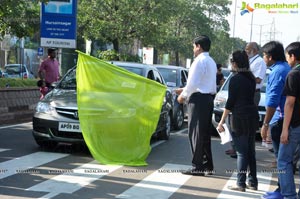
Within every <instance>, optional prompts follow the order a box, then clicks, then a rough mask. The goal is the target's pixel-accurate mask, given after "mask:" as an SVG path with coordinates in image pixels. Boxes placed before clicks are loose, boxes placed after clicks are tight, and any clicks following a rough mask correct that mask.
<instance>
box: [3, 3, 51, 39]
mask: <svg viewBox="0 0 300 199" xmlns="http://www.w3.org/2000/svg"><path fill="white" fill-rule="evenodd" d="M47 1H48V0H18V1H14V0H1V4H0V34H1V36H3V35H5V34H6V33H9V34H12V35H15V36H17V37H19V38H21V37H24V36H32V35H33V34H34V33H35V32H37V31H38V30H39V24H40V15H39V14H40V12H39V9H40V4H39V2H47Z"/></svg>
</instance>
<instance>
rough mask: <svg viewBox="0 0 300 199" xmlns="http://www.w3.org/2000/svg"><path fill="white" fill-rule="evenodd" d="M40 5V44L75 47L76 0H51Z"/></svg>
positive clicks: (44, 45)
mask: <svg viewBox="0 0 300 199" xmlns="http://www.w3.org/2000/svg"><path fill="white" fill-rule="evenodd" d="M41 6H42V7H41V9H42V16H41V46H43V47H54V48H76V24H77V21H76V14H77V0H51V1H49V2H48V3H47V4H45V3H42V5H41Z"/></svg>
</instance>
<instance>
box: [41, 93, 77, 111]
mask: <svg viewBox="0 0 300 199" xmlns="http://www.w3.org/2000/svg"><path fill="white" fill-rule="evenodd" d="M43 101H45V102H47V101H48V102H51V104H52V105H53V106H55V107H69V108H71V107H73V108H76V109H77V93H76V90H64V89H53V90H52V91H51V92H50V93H49V94H47V95H46V96H45V98H44V100H43Z"/></svg>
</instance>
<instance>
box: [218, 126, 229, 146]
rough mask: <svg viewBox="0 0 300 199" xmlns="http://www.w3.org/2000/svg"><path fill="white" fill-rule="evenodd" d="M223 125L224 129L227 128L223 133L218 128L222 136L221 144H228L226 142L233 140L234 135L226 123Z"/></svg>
mask: <svg viewBox="0 0 300 199" xmlns="http://www.w3.org/2000/svg"><path fill="white" fill-rule="evenodd" d="M223 127H224V129H225V131H224V132H221V133H220V132H219V131H218V129H217V131H218V133H219V135H220V138H221V144H226V143H228V142H231V140H232V137H231V133H230V132H229V129H228V127H227V125H226V124H223Z"/></svg>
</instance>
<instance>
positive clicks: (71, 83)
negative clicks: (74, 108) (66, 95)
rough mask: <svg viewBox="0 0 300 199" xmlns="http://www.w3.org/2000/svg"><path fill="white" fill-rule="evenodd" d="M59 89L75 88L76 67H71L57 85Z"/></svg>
mask: <svg viewBox="0 0 300 199" xmlns="http://www.w3.org/2000/svg"><path fill="white" fill-rule="evenodd" d="M58 87H59V88H61V89H76V68H73V69H71V71H69V72H68V73H67V74H66V75H65V76H64V78H63V79H62V80H61V82H60V84H59V85H58Z"/></svg>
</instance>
